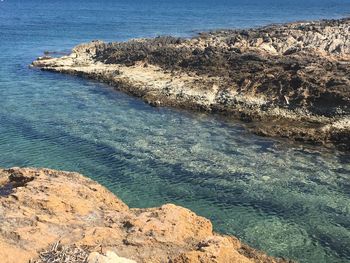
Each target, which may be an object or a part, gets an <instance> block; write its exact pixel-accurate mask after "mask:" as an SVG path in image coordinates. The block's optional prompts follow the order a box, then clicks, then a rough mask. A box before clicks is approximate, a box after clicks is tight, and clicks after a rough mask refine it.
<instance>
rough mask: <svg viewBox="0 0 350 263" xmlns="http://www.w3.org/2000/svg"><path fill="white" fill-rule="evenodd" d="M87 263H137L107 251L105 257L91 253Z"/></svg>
mask: <svg viewBox="0 0 350 263" xmlns="http://www.w3.org/2000/svg"><path fill="white" fill-rule="evenodd" d="M87 263H137V262H136V261H135V260H131V259H127V258H123V257H119V256H118V255H117V254H115V253H114V252H112V251H109V250H108V251H107V252H106V255H101V254H100V253H98V252H92V253H91V254H90V255H89V257H88V259H87Z"/></svg>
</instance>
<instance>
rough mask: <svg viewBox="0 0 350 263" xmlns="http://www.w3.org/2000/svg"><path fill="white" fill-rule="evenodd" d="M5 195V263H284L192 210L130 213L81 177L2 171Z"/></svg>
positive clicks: (1, 243)
mask: <svg viewBox="0 0 350 263" xmlns="http://www.w3.org/2000/svg"><path fill="white" fill-rule="evenodd" d="M8 185H11V189H10V191H2V189H3V188H4V187H8ZM0 192H1V193H2V194H1V195H0V221H1V226H0V259H1V263H22V262H23V263H24V262H28V261H29V260H30V259H32V262H36V263H47V262H51V261H50V259H52V258H59V259H61V261H60V262H77V263H85V262H86V258H87V256H88V255H89V254H90V253H92V254H90V257H89V260H88V262H89V263H90V262H94V263H96V262H99V263H100V262H128V263H129V262H130V263H131V262H135V261H136V262H139V263H141V262H176V263H180V262H183V263H185V262H186V263H192V262H193V263H194V262H201V263H206V262H207V263H209V262H285V261H284V260H282V259H275V258H272V257H269V256H267V255H265V254H264V253H262V252H258V251H256V250H254V249H252V248H250V247H249V246H247V245H245V244H242V243H241V242H240V241H239V240H238V239H237V238H235V237H232V236H222V235H218V234H216V233H213V229H212V224H211V222H210V221H209V220H207V219H205V218H203V217H200V216H198V215H196V214H195V213H193V212H191V211H190V210H188V209H186V208H183V207H179V206H176V205H172V204H166V205H163V206H161V207H157V208H148V209H137V208H134V209H130V208H128V206H127V205H125V204H124V203H123V202H122V201H120V200H119V199H118V198H117V197H115V196H114V195H113V194H112V193H110V192H109V191H108V190H106V189H105V188H104V187H102V186H101V185H99V184H98V183H96V182H94V181H92V180H90V179H88V178H85V177H83V176H82V175H80V174H77V173H72V172H62V171H55V170H49V169H34V168H33V169H32V168H12V169H6V170H0ZM93 252H97V253H93ZM113 260H114V261H113Z"/></svg>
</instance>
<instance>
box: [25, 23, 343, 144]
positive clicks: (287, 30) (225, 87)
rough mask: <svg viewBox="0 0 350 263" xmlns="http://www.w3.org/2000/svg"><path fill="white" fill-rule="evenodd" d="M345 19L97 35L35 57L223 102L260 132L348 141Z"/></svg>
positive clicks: (50, 65) (178, 99) (148, 91)
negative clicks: (125, 37) (191, 32)
mask: <svg viewBox="0 0 350 263" xmlns="http://www.w3.org/2000/svg"><path fill="white" fill-rule="evenodd" d="M349 28H350V19H340V20H323V21H316V22H300V23H291V24H284V25H272V26H268V27H262V28H257V29H250V30H221V31H216V32H208V33H201V34H199V36H196V37H193V38H191V39H182V38H174V37H157V38H154V39H136V40H130V41H128V42H115V43H104V42H101V41H93V42H91V43H88V44H82V45H79V46H77V47H75V48H74V49H73V51H72V54H71V55H69V56H63V57H61V58H40V59H39V60H37V61H34V62H33V64H32V65H33V66H35V67H39V68H41V69H43V70H49V71H55V72H61V73H68V74H74V75H79V76H85V77H88V78H93V79H97V80H100V81H103V82H106V83H109V84H111V85H113V86H115V87H116V88H117V89H119V90H122V91H125V92H127V93H130V94H132V95H135V96H138V97H141V98H143V99H144V100H145V101H147V102H148V103H150V104H151V105H154V106H175V107H182V108H188V109H196V110H206V111H215V112H221V113H224V114H226V115H229V116H232V117H234V118H239V119H242V120H244V121H247V122H251V125H249V128H250V129H251V130H253V131H255V132H256V133H258V134H261V135H269V136H280V137H288V138H292V139H294V140H298V141H306V142H310V143H323V144H336V145H338V146H339V147H340V148H343V149H345V150H349V149H350V124H349V119H350V117H349V116H350V67H349V65H350V30H349ZM340 124H342V125H340Z"/></svg>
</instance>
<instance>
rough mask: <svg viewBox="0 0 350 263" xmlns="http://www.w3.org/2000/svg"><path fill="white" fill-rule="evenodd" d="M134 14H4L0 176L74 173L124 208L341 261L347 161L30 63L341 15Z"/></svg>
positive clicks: (291, 7)
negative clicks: (175, 207)
mask: <svg viewBox="0 0 350 263" xmlns="http://www.w3.org/2000/svg"><path fill="white" fill-rule="evenodd" d="M130 2H131V1H126V0H125V1H112V0H106V1H68V0H64V1H34V0H32V1H30V0H27V1H19V0H5V1H3V2H0V50H1V52H0V61H1V66H0V105H1V106H0V166H2V167H11V166H37V167H50V168H55V169H63V170H71V171H78V172H82V173H84V174H85V175H87V176H89V177H91V178H93V179H95V180H97V181H98V182H100V183H102V184H103V185H105V186H106V187H108V188H109V189H110V190H111V191H113V192H114V193H116V194H117V195H118V196H119V197H120V198H121V199H123V200H124V201H125V202H126V203H127V204H129V205H130V206H136V207H148V206H158V205H160V204H163V203H166V202H172V203H176V204H180V205H183V206H186V207H188V208H190V209H192V210H194V211H196V212H197V213H198V214H200V215H203V216H206V217H208V218H210V219H211V220H212V221H213V223H214V227H215V230H216V231H219V232H223V233H232V234H234V235H236V236H238V237H240V238H241V239H242V240H243V241H244V242H247V243H249V244H250V245H252V246H254V247H257V248H260V249H263V250H264V251H267V252H268V253H269V254H271V255H276V256H284V257H287V258H292V259H297V260H299V261H301V262H349V261H350V180H349V179H350V164H349V161H350V157H349V156H347V155H345V154H341V153H338V152H336V151H326V150H323V149H320V148H310V147H307V146H301V145H292V144H290V143H288V142H285V141H277V140H273V139H269V138H262V137H258V136H255V135H252V134H250V133H248V132H247V131H245V130H244V129H243V128H242V126H241V124H239V123H237V122H233V121H229V120H225V119H223V118H222V117H219V116H208V115H205V114H199V113H189V112H185V111H179V110H173V109H167V108H152V107H150V106H148V105H146V104H144V103H143V102H142V101H140V100H138V99H135V98H131V97H129V96H127V95H124V94H121V93H119V92H116V91H114V90H112V89H111V88H109V87H107V86H104V85H101V84H98V83H96V82H92V81H88V80H81V79H78V78H74V77H69V76H63V75H58V74H53V73H46V72H40V71H38V70H31V69H28V67H27V65H28V64H29V63H30V62H31V61H32V60H33V59H34V58H35V57H36V56H39V55H40V54H41V53H42V52H43V51H44V50H50V51H66V50H68V49H70V48H71V47H72V46H74V45H75V44H77V43H80V42H84V41H90V40H92V39H103V40H125V39H128V38H131V37H141V36H155V35H158V34H175V35H182V36H183V35H191V34H193V33H194V32H196V31H200V30H205V29H212V28H223V27H249V26H257V25H264V24H268V23H273V22H285V21H293V20H303V19H316V18H321V17H323V18H326V17H341V16H344V15H346V14H348V13H349V10H350V3H349V2H348V1H346V0H335V1H326V0H321V1H266V0H265V1H224V0H220V1H208V0H207V1H199V0H195V1H176V2H175V1H170V0H169V1H159V2H157V1H152V0H147V1H133V3H132V4H131V3H130Z"/></svg>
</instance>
